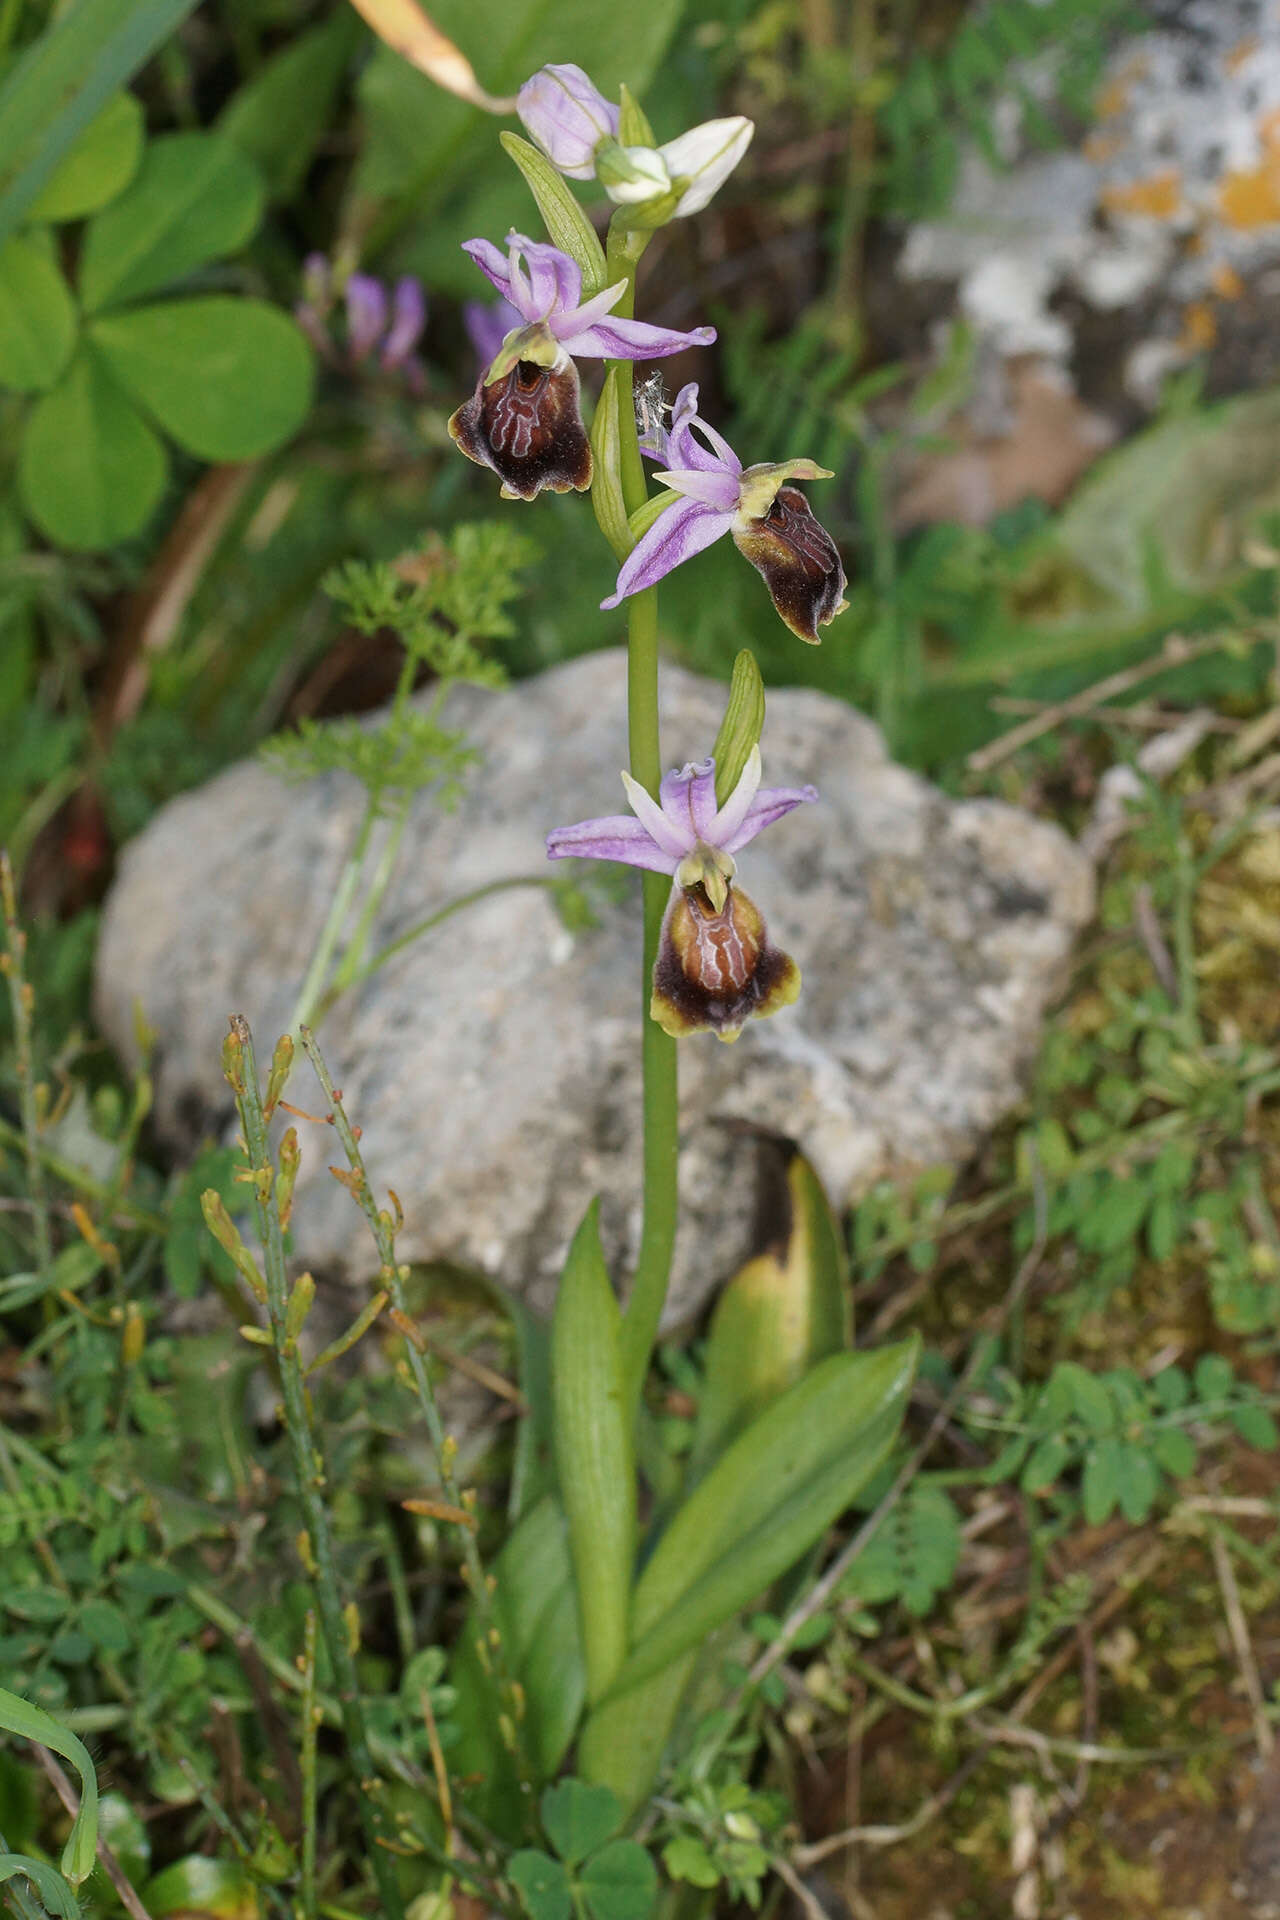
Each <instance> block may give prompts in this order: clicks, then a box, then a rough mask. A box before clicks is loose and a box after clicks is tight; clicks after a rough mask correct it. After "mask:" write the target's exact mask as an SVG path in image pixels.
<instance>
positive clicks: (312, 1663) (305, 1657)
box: [301, 1607, 320, 1920]
mask: <svg viewBox="0 0 1280 1920" xmlns="http://www.w3.org/2000/svg"><path fill="white" fill-rule="evenodd" d="M303 1631H304V1639H303V1654H302V1762H301V1766H302V1914H303V1920H316V1805H317V1791H316V1779H317V1776H316V1732H317V1729H318V1727H319V1725H320V1710H319V1708H318V1707H317V1706H316V1616H315V1609H314V1608H313V1607H308V1609H307V1618H306V1624H305V1627H304V1630H303Z"/></svg>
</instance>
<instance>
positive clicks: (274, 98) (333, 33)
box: [217, 7, 360, 200]
mask: <svg viewBox="0 0 1280 1920" xmlns="http://www.w3.org/2000/svg"><path fill="white" fill-rule="evenodd" d="M359 44H360V22H359V20H358V19H357V17H356V14H355V12H354V11H353V10H352V9H350V8H348V7H337V8H335V9H334V11H333V12H332V14H331V15H330V16H329V18H328V19H327V20H322V21H321V22H320V23H319V25H318V26H314V27H309V28H308V29H307V31H306V32H305V33H300V34H298V35H296V37H295V38H294V39H292V40H290V41H289V42H288V43H287V44H286V45H285V46H284V47H282V48H281V50H280V52H279V53H276V54H273V55H272V57H271V58H270V59H269V60H267V61H266V62H265V63H264V64H263V66H261V67H260V68H259V70H258V72H257V73H256V74H255V75H254V77H253V79H252V80H250V81H249V82H248V83H247V85H245V86H242V87H240V88H239V89H238V90H237V91H236V92H235V93H234V94H233V95H232V97H231V100H230V102H229V104H228V105H227V107H226V108H225V109H224V110H223V113H222V115H221V118H220V119H219V121H218V124H217V130H218V132H219V133H220V134H222V135H223V136H224V137H225V138H226V139H228V140H230V141H231V142H232V144H233V145H234V146H237V147H238V148H239V149H240V151H241V153H243V154H246V155H247V156H248V158H249V159H250V160H252V161H253V162H254V164H255V166H257V167H258V168H259V170H260V171H261V173H262V177H263V179H264V180H265V182H266V186H267V192H268V195H269V197H270V198H271V199H272V200H290V199H292V198H293V195H294V194H295V193H296V192H297V190H298V188H299V187H300V186H301V185H302V181H303V176H304V175H305V173H306V171H307V168H308V167H309V166H310V165H311V161H312V159H313V157H314V155H315V151H316V148H317V147H318V145H319V144H320V141H321V139H322V138H323V136H324V134H325V132H326V130H327V128H328V124H329V115H330V112H331V110H332V108H333V103H334V100H335V98H336V96H337V92H338V88H339V86H340V84H341V81H342V76H343V72H344V70H345V68H346V65H347V62H348V61H349V60H350V58H351V56H352V54H353V53H354V52H355V49H356V48H357V47H358V46H359Z"/></svg>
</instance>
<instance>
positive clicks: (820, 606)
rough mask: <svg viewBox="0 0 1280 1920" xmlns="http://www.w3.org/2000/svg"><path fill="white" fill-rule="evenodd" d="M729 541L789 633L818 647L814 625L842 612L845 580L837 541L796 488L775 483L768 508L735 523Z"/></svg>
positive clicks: (816, 625)
mask: <svg viewBox="0 0 1280 1920" xmlns="http://www.w3.org/2000/svg"><path fill="white" fill-rule="evenodd" d="M733 539H734V544H735V546H736V547H737V549H738V552H739V553H740V554H742V556H743V558H744V559H746V560H749V561H750V562H751V564H752V566H753V567H754V568H755V569H756V571H757V573H759V574H760V575H761V576H762V578H763V580H764V583H765V585H766V586H767V587H768V589H769V593H770V596H771V598H772V600H773V604H774V606H775V607H776V608H777V611H778V613H779V615H780V616H781V618H782V619H783V620H784V621H785V622H786V624H787V626H788V627H790V629H791V631H792V633H794V634H795V635H796V637H797V639H800V640H807V641H808V642H809V644H810V645H811V646H816V645H817V644H818V640H819V634H818V628H819V627H825V626H826V624H827V622H828V621H830V620H834V619H835V617H836V615H837V614H838V613H840V612H842V611H843V608H844V604H845V600H844V590H845V585H846V581H845V573H844V567H843V565H842V564H841V560H840V554H839V551H838V549H837V547H836V543H835V541H834V540H833V539H832V538H831V535H830V534H829V533H828V532H827V530H826V528H825V527H824V526H823V525H822V522H821V521H820V520H817V519H815V517H814V513H813V509H812V507H810V505H809V502H808V501H807V500H806V498H805V496H804V495H803V493H801V491H800V489H799V487H788V486H782V487H779V488H778V491H777V494H776V495H775V497H774V500H773V503H772V505H771V506H770V508H769V510H768V512H767V513H765V514H762V515H761V517H760V518H759V519H758V520H751V521H749V522H748V523H747V525H746V526H745V527H744V528H741V529H739V528H736V527H735V529H734V533H733Z"/></svg>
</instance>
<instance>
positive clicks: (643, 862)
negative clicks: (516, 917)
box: [547, 813, 681, 873]
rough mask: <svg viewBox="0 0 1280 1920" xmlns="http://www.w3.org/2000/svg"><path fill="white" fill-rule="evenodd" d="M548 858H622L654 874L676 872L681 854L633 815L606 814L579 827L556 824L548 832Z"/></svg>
mask: <svg viewBox="0 0 1280 1920" xmlns="http://www.w3.org/2000/svg"><path fill="white" fill-rule="evenodd" d="M547 858H548V860H569V859H574V860H620V861H621V862H622V864H623V865H624V866H627V867H644V868H646V869H647V870H648V871H649V872H650V873H674V872H675V870H676V868H677V866H678V865H679V864H680V859H681V855H680V854H679V853H675V854H670V853H666V852H664V850H663V849H662V848H661V847H660V846H658V845H657V844H656V843H655V841H654V840H653V838H652V836H651V835H650V834H649V832H648V831H647V830H646V828H645V827H644V826H643V825H642V824H641V822H640V821H639V820H633V819H632V818H631V815H630V814H627V813H613V814H605V815H604V816H603V817H602V818H601V819H599V820H580V821H579V822H578V824H577V826H576V827H556V828H555V830H554V831H553V832H552V833H549V834H548V835H547Z"/></svg>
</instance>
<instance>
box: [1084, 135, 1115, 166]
mask: <svg viewBox="0 0 1280 1920" xmlns="http://www.w3.org/2000/svg"><path fill="white" fill-rule="evenodd" d="M1123 146H1124V141H1123V140H1122V139H1121V138H1120V135H1119V134H1118V133H1097V132H1094V133H1089V134H1086V135H1085V138H1084V144H1083V146H1082V147H1081V149H1080V151H1081V152H1082V153H1083V155H1084V157H1085V159H1086V160H1092V161H1093V163H1094V165H1095V166H1097V167H1100V166H1102V165H1104V164H1105V162H1106V161H1108V160H1114V159H1115V157H1116V155H1117V154H1118V153H1119V152H1120V150H1121V148H1122V147H1123Z"/></svg>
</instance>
